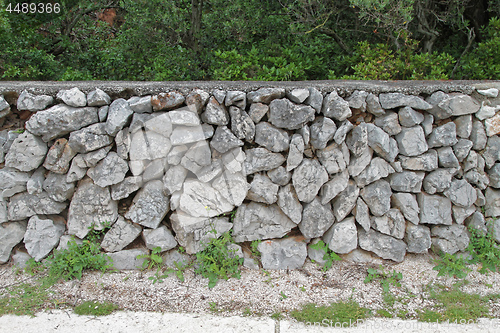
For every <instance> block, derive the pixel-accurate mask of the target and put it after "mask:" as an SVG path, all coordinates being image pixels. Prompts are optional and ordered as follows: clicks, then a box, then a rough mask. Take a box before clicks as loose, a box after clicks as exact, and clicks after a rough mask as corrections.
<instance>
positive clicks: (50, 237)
mask: <svg viewBox="0 0 500 333" xmlns="http://www.w3.org/2000/svg"><path fill="white" fill-rule="evenodd" d="M65 230H66V225H65V223H64V219H63V218H62V217H60V216H33V217H31V218H30V219H29V221H28V228H27V229H26V233H25V234H24V246H25V247H26V250H28V253H29V255H30V256H31V257H33V259H35V261H37V262H39V261H41V260H42V259H43V258H45V257H46V256H47V255H48V254H49V253H50V251H52V249H54V248H55V247H56V246H57V244H58V243H59V238H60V237H61V236H62V234H63V233H64V231H65Z"/></svg>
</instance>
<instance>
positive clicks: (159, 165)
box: [131, 158, 168, 183]
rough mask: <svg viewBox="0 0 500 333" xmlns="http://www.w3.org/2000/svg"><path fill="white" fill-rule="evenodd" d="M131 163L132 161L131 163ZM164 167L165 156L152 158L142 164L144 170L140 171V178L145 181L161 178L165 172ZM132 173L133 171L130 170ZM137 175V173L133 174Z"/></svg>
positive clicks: (166, 165)
mask: <svg viewBox="0 0 500 333" xmlns="http://www.w3.org/2000/svg"><path fill="white" fill-rule="evenodd" d="M131 165H132V163H131ZM166 169H168V163H167V159H166V158H162V159H157V160H153V161H151V162H147V163H145V164H144V170H143V171H142V173H141V177H142V180H143V181H144V182H145V183H147V182H149V181H150V180H155V179H161V178H162V177H163V175H164V174H165V171H166ZM132 174H133V175H134V172H133V171H132ZM134 176H135V177H137V176H138V175H137V173H135V175H134Z"/></svg>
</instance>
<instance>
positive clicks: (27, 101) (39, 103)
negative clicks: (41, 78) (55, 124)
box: [17, 90, 54, 112]
mask: <svg viewBox="0 0 500 333" xmlns="http://www.w3.org/2000/svg"><path fill="white" fill-rule="evenodd" d="M53 101H54V98H53V97H52V96H47V95H33V94H31V93H29V92H27V91H26V90H23V91H22V92H21V95H19V97H18V98H17V109H18V110H19V111H22V110H28V111H31V112H36V111H42V110H44V109H45V108H47V106H49V105H50V104H52V102H53Z"/></svg>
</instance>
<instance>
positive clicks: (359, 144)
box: [345, 123, 368, 157]
mask: <svg viewBox="0 0 500 333" xmlns="http://www.w3.org/2000/svg"><path fill="white" fill-rule="evenodd" d="M345 143H346V144H347V147H348V148H349V150H350V151H351V152H352V153H353V154H354V156H355V157H359V156H361V155H362V154H363V153H365V152H366V149H367V148H368V126H367V124H366V123H361V124H360V125H358V126H356V127H354V129H353V130H352V131H351V132H350V133H349V134H348V135H347V138H346V141H345Z"/></svg>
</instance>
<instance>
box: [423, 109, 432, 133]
mask: <svg viewBox="0 0 500 333" xmlns="http://www.w3.org/2000/svg"><path fill="white" fill-rule="evenodd" d="M433 123H434V116H433V115H432V114H429V113H426V114H425V115H424V121H423V122H422V123H421V126H422V128H423V129H424V133H425V136H427V135H429V134H431V133H432V129H433V127H432V124H433Z"/></svg>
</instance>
